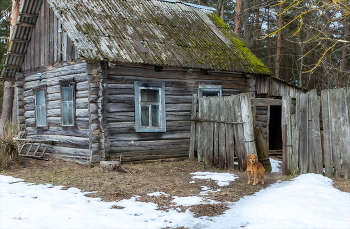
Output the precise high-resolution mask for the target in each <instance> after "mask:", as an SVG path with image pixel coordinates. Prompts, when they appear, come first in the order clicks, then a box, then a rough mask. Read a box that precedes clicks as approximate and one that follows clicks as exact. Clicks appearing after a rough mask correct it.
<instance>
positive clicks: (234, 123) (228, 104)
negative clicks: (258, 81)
mask: <svg viewBox="0 0 350 229" xmlns="http://www.w3.org/2000/svg"><path fill="white" fill-rule="evenodd" d="M250 99H251V98H250V94H249V93H243V94H239V95H234V96H228V97H223V98H221V97H204V98H200V99H199V102H198V103H199V110H198V118H197V123H196V125H197V131H196V136H197V139H198V143H197V144H198V146H197V147H198V160H200V161H203V162H204V163H206V164H210V165H215V166H218V167H219V168H223V169H225V168H227V169H233V168H234V158H235V157H236V156H237V159H238V169H240V170H244V169H245V168H244V167H245V166H244V165H245V161H246V155H247V154H256V147H255V141H254V130H253V114H252V110H251V103H250ZM192 134H193V133H192Z"/></svg>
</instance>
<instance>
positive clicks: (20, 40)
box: [11, 39, 29, 43]
mask: <svg viewBox="0 0 350 229" xmlns="http://www.w3.org/2000/svg"><path fill="white" fill-rule="evenodd" d="M11 41H12V42H23V43H29V40H23V39H13V40H11Z"/></svg>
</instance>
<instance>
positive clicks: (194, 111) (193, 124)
mask: <svg viewBox="0 0 350 229" xmlns="http://www.w3.org/2000/svg"><path fill="white" fill-rule="evenodd" d="M197 97H198V96H197V94H193V96H192V107H191V135H190V149H189V154H188V155H189V158H191V159H193V158H194V151H195V150H196V149H195V143H196V119H197V100H198V98H197Z"/></svg>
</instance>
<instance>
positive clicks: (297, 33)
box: [188, 0, 350, 90]
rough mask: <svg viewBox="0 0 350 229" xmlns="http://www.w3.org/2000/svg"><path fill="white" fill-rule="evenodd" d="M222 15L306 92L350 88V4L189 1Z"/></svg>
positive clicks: (342, 0)
mask: <svg viewBox="0 0 350 229" xmlns="http://www.w3.org/2000/svg"><path fill="white" fill-rule="evenodd" d="M188 1H189V2H191V3H194V4H202V5H206V6H211V7H215V8H216V9H217V13H218V15H219V16H220V17H221V18H222V19H223V20H224V21H225V22H226V23H227V24H228V25H229V26H230V27H231V28H232V29H233V30H234V31H235V33H236V34H238V35H239V36H240V37H241V38H242V39H243V40H244V41H245V43H246V44H247V45H248V46H249V48H250V49H251V50H252V51H253V53H254V54H255V55H257V56H258V57H259V58H260V59H261V60H262V61H263V62H264V63H265V64H266V65H267V67H268V68H269V69H270V70H271V71H272V73H273V74H274V76H276V77H278V78H280V79H283V80H285V81H287V82H289V83H291V84H293V85H297V86H301V87H304V88H307V89H317V90H322V89H327V88H340V87H349V86H350V57H349V54H350V34H349V33H350V31H349V30H350V1H349V0H325V1H321V0H284V1H273V0H235V1H227V0H188Z"/></svg>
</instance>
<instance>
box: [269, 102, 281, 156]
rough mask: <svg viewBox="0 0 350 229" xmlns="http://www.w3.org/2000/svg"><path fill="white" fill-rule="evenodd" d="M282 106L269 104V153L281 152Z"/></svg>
mask: <svg viewBox="0 0 350 229" xmlns="http://www.w3.org/2000/svg"><path fill="white" fill-rule="evenodd" d="M281 122H282V107H281V106H270V120H269V150H270V152H271V151H273V152H271V153H276V154H279V153H282V147H283V143H282V128H281Z"/></svg>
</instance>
